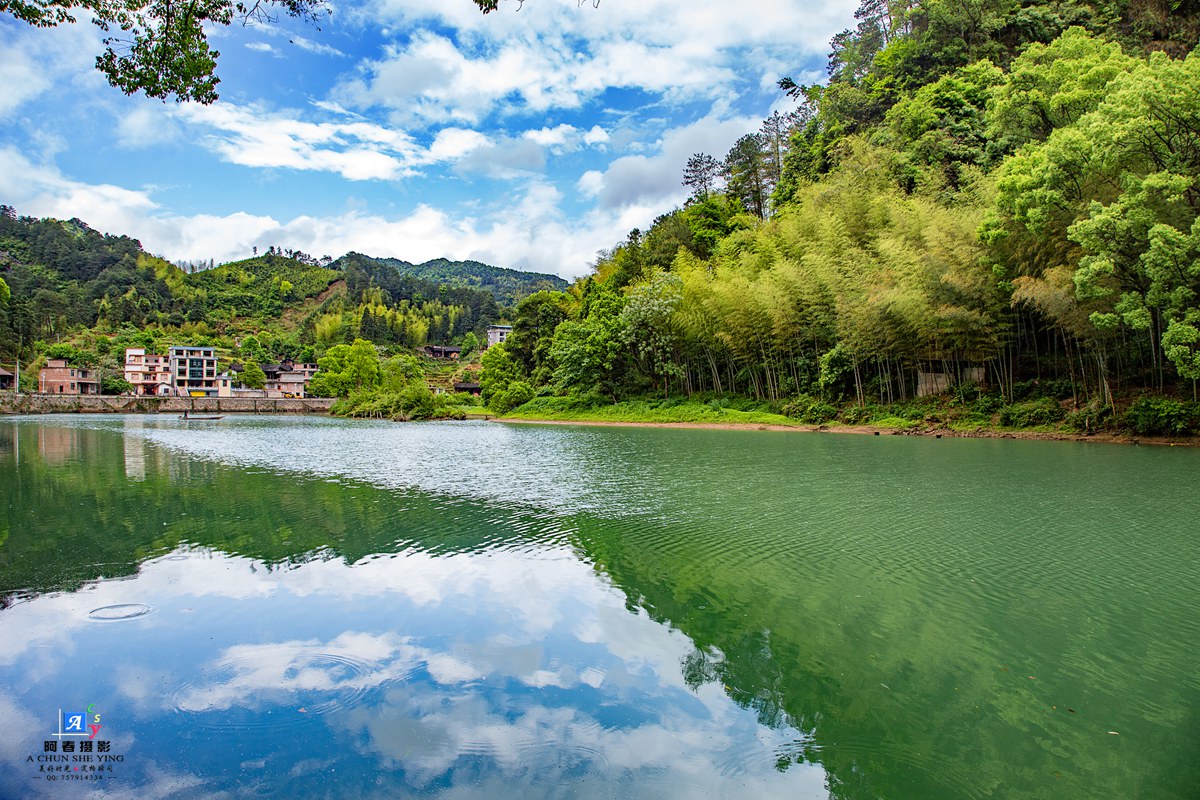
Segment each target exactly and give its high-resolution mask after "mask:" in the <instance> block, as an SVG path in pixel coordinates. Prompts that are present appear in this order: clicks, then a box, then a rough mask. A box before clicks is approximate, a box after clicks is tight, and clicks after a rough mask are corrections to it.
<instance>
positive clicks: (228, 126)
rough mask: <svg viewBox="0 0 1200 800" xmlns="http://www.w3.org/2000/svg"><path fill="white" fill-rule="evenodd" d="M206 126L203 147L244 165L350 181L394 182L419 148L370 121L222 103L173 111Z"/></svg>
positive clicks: (418, 160) (407, 170) (408, 167)
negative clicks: (321, 118)
mask: <svg viewBox="0 0 1200 800" xmlns="http://www.w3.org/2000/svg"><path fill="white" fill-rule="evenodd" d="M175 113H176V114H178V115H179V116H180V118H182V119H184V120H186V121H187V122H189V123H191V124H193V125H196V126H201V127H205V128H208V129H209V130H210V131H211V133H210V135H209V136H208V137H206V138H205V140H204V142H205V144H206V145H207V146H208V147H210V148H211V149H213V150H214V151H216V152H217V153H218V154H219V155H220V156H221V157H222V158H223V159H225V160H226V161H228V162H230V163H232V164H239V165H242V166H247V167H268V168H287V169H295V170H314V171H321V172H334V173H337V174H339V175H341V176H342V177H343V178H345V179H347V180H352V181H361V180H394V179H396V178H401V177H404V176H407V175H411V174H413V167H414V165H416V164H419V163H421V162H422V161H423V160H424V159H423V155H422V152H421V149H420V148H419V147H418V146H417V145H416V144H415V143H414V142H413V140H412V138H411V137H410V136H409V135H408V134H406V133H404V132H403V131H397V130H393V129H391V128H385V127H382V126H379V125H375V124H373V123H369V122H362V121H352V122H308V121H305V120H302V119H299V118H298V116H297V115H295V114H291V115H289V114H285V113H278V112H268V111H266V110H265V109H262V108H259V107H256V106H237V105H233V104H229V103H222V104H217V105H212V106H196V105H185V106H180V107H179V108H178V110H177V111H176V112H175Z"/></svg>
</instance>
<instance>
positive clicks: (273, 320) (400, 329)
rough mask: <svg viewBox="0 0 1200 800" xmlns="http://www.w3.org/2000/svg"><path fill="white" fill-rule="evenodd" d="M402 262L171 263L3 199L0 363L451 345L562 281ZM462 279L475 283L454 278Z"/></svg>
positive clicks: (277, 254) (267, 355)
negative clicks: (43, 357)
mask: <svg viewBox="0 0 1200 800" xmlns="http://www.w3.org/2000/svg"><path fill="white" fill-rule="evenodd" d="M404 263H405V262H396V261H393V260H390V259H388V260H379V259H372V258H370V257H368V256H363V255H359V254H350V255H348V256H345V257H343V258H341V259H338V260H337V261H333V260H331V259H329V258H324V259H321V260H318V259H315V258H312V257H310V256H308V255H306V254H304V253H302V252H298V251H292V250H276V249H275V248H274V247H272V248H270V250H268V251H267V252H266V253H263V254H256V255H255V256H254V257H252V258H248V259H245V260H242V261H235V262H230V263H227V264H221V265H219V266H212V267H210V268H207V269H195V266H196V265H189V268H190V271H185V270H183V269H180V268H179V267H177V266H175V265H173V264H171V263H168V262H166V261H164V260H162V259H160V258H157V257H154V256H151V255H149V254H147V253H145V252H144V251H143V250H142V249H141V245H140V243H139V242H137V241H136V240H135V239H131V238H129V237H126V236H107V235H102V234H100V233H98V232H96V231H94V230H92V229H91V228H89V227H88V226H87V224H86V223H84V222H82V221H81V220H78V219H73V220H70V221H68V222H62V221H59V220H54V219H33V218H30V217H19V216H17V214H16V212H15V210H14V209H12V208H11V207H8V206H3V207H0V280H2V281H3V282H4V284H2V285H0V288H3V286H5V285H6V286H7V289H8V291H7V292H2V291H0V363H11V362H12V361H14V360H16V359H17V358H21V359H23V360H25V361H29V360H30V359H33V358H34V357H35V356H37V355H38V353H46V352H49V351H50V350H51V349H53V350H54V351H55V352H56V353H58V354H60V355H64V354H65V355H67V356H69V357H72V358H74V359H76V360H78V361H79V362H80V363H81V364H83V363H107V362H113V363H114V364H115V361H114V359H115V358H116V356H115V355H114V354H115V353H117V351H119V349H120V348H121V347H124V346H128V345H130V344H140V345H144V346H147V347H161V346H165V345H166V344H175V343H178V344H183V343H197V344H211V345H213V346H217V347H219V348H221V349H222V350H224V351H228V352H229V353H230V354H231V355H232V356H237V357H246V358H250V357H253V358H257V359H259V360H268V359H279V358H295V359H303V360H309V361H311V360H315V359H316V358H317V357H318V356H319V355H321V354H322V353H323V352H324V351H325V350H326V349H328V348H329V347H331V346H333V345H335V344H342V343H349V342H352V341H354V340H355V339H356V338H360V337H361V338H364V339H367V340H370V341H372V342H374V343H376V344H378V345H381V346H383V347H384V348H389V347H393V348H414V347H420V346H421V345H424V344H426V343H432V344H451V343H457V342H459V341H460V340H461V339H462V338H463V337H464V336H465V335H466V334H468V333H472V334H474V335H475V336H476V338H478V337H481V336H483V333H484V329H485V328H486V326H487V325H489V324H491V323H493V322H496V321H498V320H500V319H501V318H502V316H503V315H504V314H505V313H506V312H505V309H506V308H507V307H508V305H509V304H510V303H511V302H512V300H513V299H520V298H521V297H522V296H523V295H522V294H521V292H522V291H536V289H537V288H538V287H542V286H545V285H547V284H550V283H553V285H556V286H558V287H560V288H561V287H562V286H565V282H564V281H562V280H561V279H557V278H553V279H552V276H545V275H536V274H530V273H521V272H516V271H513V270H503V269H500V268H496V267H488V266H486V265H482V264H475V263H474V262H466V263H462V264H458V263H456V262H449V261H444V260H442V261H438V262H430V263H429V265H422V266H429V269H427V270H426V272H425V274H428V275H433V276H434V277H433V278H425V277H419V276H418V275H416V274H414V273H411V272H405V271H402V270H399V269H397V268H396V266H395V265H396V264H404ZM408 266H410V267H411V266H412V265H408ZM414 269H416V270H420V269H421V268H420V267H417V268H414ZM460 273H461V274H460ZM442 275H444V276H446V280H442V279H441V277H439V276H442ZM455 275H458V276H459V277H458V279H455V278H454V276H455ZM475 279H478V281H479V282H480V284H481V285H480V286H478V287H474V286H470V285H464V284H466V283H468V282H469V281H470V280H475ZM6 295H7V297H6ZM497 295H500V301H499V302H498V301H497ZM71 341H75V342H76V343H77V344H82V345H83V346H82V347H73V346H71V345H69V344H68V342H71ZM240 342H241V343H244V342H249V345H248V348H247V346H246V345H244V344H239V343H240ZM242 350H247V352H245V353H243V352H241V351H242Z"/></svg>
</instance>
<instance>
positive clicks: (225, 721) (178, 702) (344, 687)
mask: <svg viewBox="0 0 1200 800" xmlns="http://www.w3.org/2000/svg"><path fill="white" fill-rule="evenodd" d="M374 672H375V668H374V666H373V665H372V664H371V662H368V661H365V660H362V659H357V658H354V657H352V656H348V655H346V654H344V653H322V652H307V651H303V652H297V653H295V654H294V655H293V656H292V658H291V660H290V661H289V662H288V665H287V666H286V667H285V668H284V669H283V671H282V672H279V670H278V668H277V667H273V666H272V665H271V664H270V663H268V661H266V660H264V659H263V658H262V657H256V656H250V657H246V658H233V659H227V660H225V661H221V662H219V663H217V664H216V665H214V666H213V667H212V668H211V669H209V670H206V671H205V675H204V678H203V679H201V680H199V681H196V682H188V683H184V684H183V685H181V686H179V687H178V688H177V689H176V690H175V691H174V692H172V693H171V696H170V699H171V709H172V711H174V712H175V713H177V714H183V715H186V716H188V717H190V718H192V721H191V723H189V724H194V725H196V726H198V727H202V728H207V729H210V730H229V731H233V730H238V731H265V730H277V729H282V728H290V727H295V726H299V725H304V724H305V723H306V722H308V721H309V720H312V719H314V718H316V717H320V716H324V715H326V714H332V713H334V712H335V711H341V710H345V709H349V708H354V707H355V706H358V705H360V704H361V703H362V702H363V701H364V698H365V697H366V696H367V694H368V693H369V692H370V691H371V690H372V689H374V688H376V682H375V681H374V680H372V676H373V674H374ZM213 698H222V699H220V700H214V699H213Z"/></svg>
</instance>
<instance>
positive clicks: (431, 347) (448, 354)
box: [421, 344, 462, 359]
mask: <svg viewBox="0 0 1200 800" xmlns="http://www.w3.org/2000/svg"><path fill="white" fill-rule="evenodd" d="M421 352H422V353H424V354H425V355H427V356H429V357H430V358H451V359H454V358H458V357H459V356H461V355H462V348H461V347H443V346H442V345H440V344H427V345H425V346H424V347H422V348H421Z"/></svg>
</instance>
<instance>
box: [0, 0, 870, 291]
mask: <svg viewBox="0 0 1200 800" xmlns="http://www.w3.org/2000/svg"><path fill="white" fill-rule="evenodd" d="M856 6H857V3H856V2H849V1H848V0H808V1H807V2H801V1H800V0H742V2H739V3H736V4H735V3H728V2H725V3H717V2H710V3H695V2H688V3H681V2H678V0H676V2H665V0H602V1H601V2H600V4H599V6H598V7H593V5H592V3H591V2H585V3H583V4H582V5H577V4H576V2H574V0H526V2H525V3H524V4H523V5H522V6H520V8H519V9H518V4H517V3H516V2H513V1H512V0H509V2H506V3H503V4H502V5H501V9H500V10H499V11H497V12H494V13H492V14H489V15H487V16H484V15H482V14H480V13H479V12H478V10H477V9H476V7H475V5H474V4H473V3H471V2H470V0H366V2H361V3H357V4H354V5H348V6H342V5H340V4H335V5H334V6H333V13H332V15H331V16H330V17H329V18H328V19H327V20H326V21H325V22H323V23H322V25H321V28H320V29H319V30H318V29H316V28H313V27H311V26H305V25H303V24H300V23H295V22H291V21H288V22H283V23H280V24H277V25H255V26H250V27H243V26H240V25H234V26H230V27H229V28H225V29H220V30H216V31H214V32H213V33H212V36H211V41H212V42H213V45H214V47H215V48H216V49H218V50H219V51H220V52H221V56H220V58H219V59H218V74H219V76H220V77H221V84H220V86H219V87H218V89H219V91H220V94H221V98H220V100H218V101H217V102H216V103H215V104H213V105H211V106H207V107H205V106H198V105H192V104H183V105H178V104H175V103H173V102H167V103H163V102H160V101H155V100H148V99H146V98H144V97H126V96H124V95H122V94H121V93H120V92H118V91H117V90H115V89H112V88H110V87H108V85H107V84H106V83H105V81H104V78H103V77H102V76H101V75H100V74H99V73H98V72H96V71H95V70H94V69H93V61H94V58H95V56H96V55H97V54H98V53H99V52H100V50H101V49H102V48H101V45H100V36H101V34H100V32H99V31H98V30H97V29H96V28H95V26H92V25H89V24H86V23H85V24H76V25H67V26H63V27H61V28H58V29H51V30H34V29H31V28H29V27H28V26H26V25H23V24H21V23H17V22H15V21H14V20H12V19H11V18H10V17H8V16H7V15H0V203H5V204H8V205H12V206H15V207H16V209H17V211H18V212H19V213H21V214H28V215H33V216H56V217H62V218H70V217H79V218H81V219H83V220H85V221H87V222H88V223H90V224H91V225H92V226H93V227H95V228H97V229H98V230H102V231H105V232H110V233H124V234H128V235H130V236H134V237H136V238H138V239H140V240H141V241H142V245H143V246H144V247H145V248H146V249H147V250H149V251H150V252H152V253H156V254H159V255H162V256H164V257H166V258H169V259H172V260H176V261H178V260H200V259H210V258H211V259H215V260H216V261H218V262H221V261H226V260H231V259H236V258H243V257H246V256H249V255H250V252H251V248H252V247H255V246H257V247H259V248H260V249H264V248H266V247H267V246H269V245H273V244H274V245H279V246H281V247H289V248H298V249H301V250H304V251H306V252H309V253H312V254H313V255H316V256H321V255H326V254H328V255H330V256H333V257H335V258H336V257H338V256H340V255H343V254H344V253H346V252H348V251H350V250H357V251H360V252H364V253H367V254H369V255H374V256H387V257H395V258H402V259H406V260H408V261H424V260H426V259H430V258H437V257H440V256H446V257H450V258H458V259H462V258H474V259H478V260H480V261H485V262H488V263H492V264H496V265H498V266H506V267H513V268H518V269H533V270H538V271H544V272H553V273H557V274H560V275H563V276H565V277H575V276H578V275H581V274H584V273H586V272H587V271H588V269H589V268H590V265H591V264H592V263H593V262H594V261H595V255H596V253H597V251H598V250H600V249H602V248H605V247H610V246H611V245H613V244H615V243H616V242H618V241H620V240H622V239H623V238H624V236H625V234H626V233H627V231H628V230H629V229H630V228H633V227H641V228H646V227H648V225H649V224H650V222H651V221H652V220H653V219H654V218H655V217H656V216H657V215H658V214H660V213H662V212H664V211H667V210H669V209H671V208H672V207H674V206H676V205H678V204H679V203H681V202H682V201H683V199H684V189H683V187H682V186H681V185H680V178H681V175H682V171H683V166H684V163H685V161H686V160H687V158H688V156H689V155H691V154H692V153H695V152H708V153H711V154H712V155H714V156H716V157H718V158H721V157H723V156H724V154H725V153H726V152H727V151H728V149H729V147H730V146H731V145H732V144H733V142H734V141H735V140H736V139H737V138H738V137H739V136H741V135H742V134H744V133H748V132H751V131H754V130H757V128H758V127H759V125H760V123H761V121H762V119H763V118H764V117H766V116H767V115H768V114H769V113H770V112H771V111H772V110H773V109H776V108H778V109H780V110H785V111H786V110H788V109H790V108H791V107H792V103H791V101H789V100H787V99H786V98H783V97H782V96H781V93H780V92H779V90H778V89H777V88H776V87H775V82H776V81H777V80H778V79H779V78H780V77H782V76H784V75H791V76H793V77H794V78H795V79H796V80H797V81H798V82H800V81H802V80H808V81H813V80H819V79H820V78H821V76H822V68H823V65H824V61H825V54H826V52H827V50H828V42H829V39H830V37H831V36H832V35H833V34H834V33H836V32H837V31H839V30H841V29H843V28H845V27H850V26H852V24H853V22H854V20H853V12H854V8H855V7H856Z"/></svg>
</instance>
